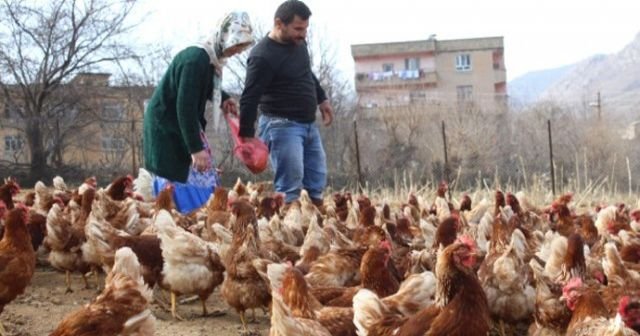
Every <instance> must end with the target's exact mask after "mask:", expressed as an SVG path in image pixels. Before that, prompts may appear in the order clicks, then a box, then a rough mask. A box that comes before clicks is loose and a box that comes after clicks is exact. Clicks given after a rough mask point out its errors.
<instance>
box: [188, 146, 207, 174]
mask: <svg viewBox="0 0 640 336" xmlns="http://www.w3.org/2000/svg"><path fill="white" fill-rule="evenodd" d="M191 162H192V164H193V168H195V169H196V170H197V171H199V172H203V171H206V170H209V169H210V168H211V157H209V153H208V152H207V150H206V149H203V150H201V151H199V152H197V153H193V154H191Z"/></svg>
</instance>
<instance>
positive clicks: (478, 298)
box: [354, 238, 491, 336]
mask: <svg viewBox="0 0 640 336" xmlns="http://www.w3.org/2000/svg"><path fill="white" fill-rule="evenodd" d="M461 239H462V241H460V242H456V243H454V244H452V245H449V247H447V248H445V249H444V250H443V252H442V253H441V254H440V256H439V257H438V263H437V267H436V274H437V281H438V282H437V290H436V304H435V305H432V306H429V307H427V308H424V309H422V310H421V311H420V312H418V313H417V314H415V315H413V316H411V317H409V318H406V317H402V316H400V315H398V314H397V313H395V312H394V311H392V310H391V309H389V308H388V307H387V306H386V305H385V304H384V303H383V302H381V301H380V300H378V299H377V298H375V297H368V298H359V297H358V296H357V297H356V300H354V301H355V303H354V309H355V311H356V312H357V314H356V316H354V323H355V325H356V327H357V328H358V332H359V334H362V335H369V336H375V335H379V336H387V335H389V336H390V335H398V336H406V335H460V336H462V335H486V334H487V333H488V332H489V327H490V323H491V320H490V317H489V307H488V303H487V297H486V295H485V294H484V291H483V290H482V287H481V286H480V282H479V281H478V278H477V276H476V275H475V272H474V270H473V269H474V265H475V263H476V259H475V253H476V247H475V243H474V242H473V241H471V240H469V239H467V238H461Z"/></svg>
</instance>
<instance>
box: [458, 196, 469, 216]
mask: <svg viewBox="0 0 640 336" xmlns="http://www.w3.org/2000/svg"><path fill="white" fill-rule="evenodd" d="M459 211H460V212H463V211H471V197H469V195H467V194H464V195H463V196H462V200H461V201H460V209H459Z"/></svg>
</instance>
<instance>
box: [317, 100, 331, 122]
mask: <svg viewBox="0 0 640 336" xmlns="http://www.w3.org/2000/svg"><path fill="white" fill-rule="evenodd" d="M320 113H322V123H323V124H324V125H325V126H329V125H331V122H332V121H333V107H331V103H330V102H329V99H326V100H325V101H323V102H322V103H320Z"/></svg>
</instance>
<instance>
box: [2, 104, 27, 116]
mask: <svg viewBox="0 0 640 336" xmlns="http://www.w3.org/2000/svg"><path fill="white" fill-rule="evenodd" d="M23 112H24V110H23V109H22V107H20V106H17V105H15V104H12V103H7V104H5V106H4V116H5V118H7V119H18V118H19V117H20V115H22V113H23Z"/></svg>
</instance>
